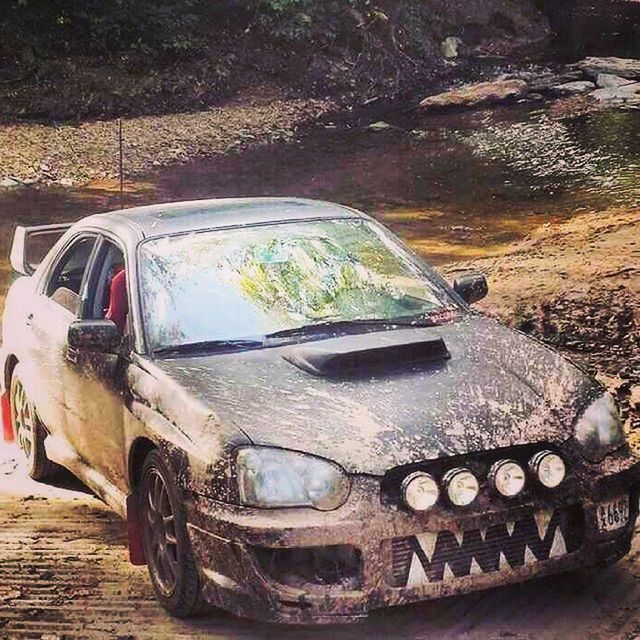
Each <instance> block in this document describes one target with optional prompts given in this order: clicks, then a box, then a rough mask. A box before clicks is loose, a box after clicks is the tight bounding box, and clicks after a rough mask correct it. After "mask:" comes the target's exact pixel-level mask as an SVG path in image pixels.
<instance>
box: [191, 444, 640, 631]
mask: <svg viewBox="0 0 640 640" xmlns="http://www.w3.org/2000/svg"><path fill="white" fill-rule="evenodd" d="M593 467H594V468H592V469H591V470H590V473H589V474H588V475H585V476H584V477H581V478H580V482H579V483H578V484H577V485H575V486H576V488H575V489H574V490H573V492H570V493H569V494H567V493H565V494H563V495H562V496H561V497H560V498H558V499H556V500H554V499H547V500H544V501H540V502H536V503H530V504H521V505H518V506H517V507H513V508H505V507H504V505H502V506H500V505H498V506H496V507H489V508H487V506H486V505H484V506H482V508H480V507H477V508H476V510H474V509H467V510H465V512H464V513H437V514H434V513H428V514H415V513H408V512H406V511H403V510H402V509H400V508H399V507H393V506H389V505H384V504H381V502H380V497H379V496H380V484H379V481H378V480H377V479H375V478H371V477H366V476H360V477H357V478H356V479H355V480H354V484H353V489H352V493H351V497H350V499H349V500H348V502H347V503H346V504H345V505H343V507H341V508H340V509H337V510H336V511H333V512H329V513H321V512H317V511H313V510H308V509H280V510H272V511H269V510H259V509H247V508H243V507H237V506H232V505H227V504H222V503H219V502H215V501H212V500H209V499H207V498H203V497H201V496H192V498H191V499H189V500H188V519H189V525H188V530H189V534H190V538H191V542H192V546H193V549H194V552H195V554H196V558H197V560H198V564H199V567H200V574H201V579H202V585H203V593H204V596H205V599H206V600H207V601H208V602H209V603H210V604H212V605H215V606H217V607H220V608H222V609H225V610H228V611H230V612H232V613H234V614H236V615H240V616H242V617H248V618H254V619H259V620H263V621H268V622H280V623H294V624H295V623H297V624H310V623H312V624H327V623H344V622H354V621H357V620H359V619H362V618H363V617H366V616H367V614H368V613H369V612H370V611H371V610H374V609H378V608H382V607H388V606H393V605H399V604H405V603H410V602H417V601H421V600H431V599H435V598H441V597H445V596H450V595H455V594H461V593H467V592H470V591H475V590H480V589H485V588H489V587H496V586H500V585H506V584H512V583H515V582H520V581H523V580H526V579H528V578H531V577H534V576H542V575H547V574H550V573H557V572H561V571H566V570H570V569H576V568H580V567H589V566H595V565H598V564H601V563H605V564H606V563H611V562H615V561H616V560H618V559H619V558H621V557H622V556H624V555H625V554H626V553H628V551H629V547H630V544H631V538H632V534H633V529H634V524H635V520H636V517H637V515H638V497H639V492H640V463H637V462H636V461H635V459H633V458H631V457H629V456H626V455H624V456H623V455H619V456H611V457H610V458H608V459H606V460H605V461H604V462H603V463H601V464H600V465H597V468H596V466H595V465H594V466H593ZM622 495H628V496H629V521H628V523H627V524H626V526H624V527H621V528H619V529H616V530H615V531H610V532H600V531H599V530H598V526H597V520H596V515H597V513H596V512H597V508H598V506H599V505H600V504H601V503H602V502H604V501H607V500H611V499H613V498H616V497H619V496H622ZM561 509H563V510H564V509H570V510H571V512H572V513H573V514H576V513H577V514H578V515H579V518H578V519H579V522H578V523H577V527H578V529H579V533H580V541H579V545H577V546H576V547H575V548H571V547H570V546H568V547H567V549H566V552H565V553H563V554H561V555H557V556H554V557H549V558H548V559H543V560H539V561H535V562H527V563H525V564H522V566H508V565H505V566H503V565H502V564H501V565H500V569H499V570H495V571H494V570H491V571H487V572H484V571H473V572H472V574H469V575H458V574H456V575H455V576H454V575H452V574H451V573H449V575H448V576H447V575H446V574H445V576H444V577H443V578H441V579H439V580H437V581H433V582H432V581H429V582H426V583H419V584H418V585H417V586H407V581H406V580H402V584H400V585H398V581H397V580H394V577H393V571H392V562H393V558H392V555H393V545H394V541H398V540H403V539H408V537H412V536H418V535H420V534H424V533H425V532H430V531H431V532H440V531H451V532H455V533H456V534H457V536H458V538H457V539H459V540H462V538H463V535H464V534H463V533H462V532H463V531H475V530H480V529H482V530H487V529H489V530H492V528H493V530H495V529H496V528H497V527H499V526H502V525H506V523H512V522H514V521H519V520H521V519H522V518H524V517H528V516H530V515H531V514H532V513H533V512H538V511H539V510H544V511H545V512H553V511H556V510H561ZM574 519H575V518H574ZM507 529H508V527H507ZM511 531H513V530H511ZM460 544H462V542H460ZM487 544H488V543H487ZM334 545H350V546H351V547H353V548H355V549H356V550H357V555H358V557H359V558H360V559H361V573H360V575H359V576H358V579H357V580H356V581H355V582H354V581H353V580H351V579H350V580H345V581H344V582H343V583H339V581H338V582H337V583H335V584H329V585H327V584H317V583H313V582H308V583H305V584H300V583H299V582H298V583H294V584H292V583H291V582H289V583H287V584H285V582H286V581H282V580H281V579H280V578H279V577H274V575H273V573H272V572H270V571H267V570H265V567H264V563H262V562H261V561H260V559H259V558H260V553H259V551H258V550H263V549H290V548H309V547H313V548H326V547H330V548H331V547H333V546H334ZM551 555H554V554H551ZM476 568H477V567H476ZM496 568H497V567H496ZM292 570H293V571H296V567H295V566H293V567H292ZM280 573H282V572H280ZM456 576H458V577H456ZM411 583H412V582H411V580H409V581H408V584H409V585H411Z"/></svg>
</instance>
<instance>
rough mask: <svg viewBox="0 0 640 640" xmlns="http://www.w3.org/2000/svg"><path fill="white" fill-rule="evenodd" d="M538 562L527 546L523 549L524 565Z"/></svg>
mask: <svg viewBox="0 0 640 640" xmlns="http://www.w3.org/2000/svg"><path fill="white" fill-rule="evenodd" d="M536 562H538V558H536V557H535V555H534V553H533V551H531V549H529V545H527V546H526V547H525V548H524V563H525V564H527V565H528V564H535V563H536Z"/></svg>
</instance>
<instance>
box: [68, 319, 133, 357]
mask: <svg viewBox="0 0 640 640" xmlns="http://www.w3.org/2000/svg"><path fill="white" fill-rule="evenodd" d="M120 340H121V335H120V331H119V330H118V327H117V326H116V323H115V322H113V320H76V321H75V322H72V323H71V324H70V325H69V333H68V336H67V343H68V344H69V346H70V347H71V348H73V349H78V350H79V351H90V352H94V353H116V352H117V351H118V347H119V345H120Z"/></svg>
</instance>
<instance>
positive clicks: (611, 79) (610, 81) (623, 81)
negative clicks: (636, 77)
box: [596, 73, 633, 89]
mask: <svg viewBox="0 0 640 640" xmlns="http://www.w3.org/2000/svg"><path fill="white" fill-rule="evenodd" d="M632 82H633V80H629V78H621V77H620V76H614V75H611V74H610V73H599V74H598V76H597V77H596V84H597V85H598V87H600V89H609V88H611V87H622V86H624V85H627V84H631V83H632Z"/></svg>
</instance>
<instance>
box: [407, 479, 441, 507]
mask: <svg viewBox="0 0 640 640" xmlns="http://www.w3.org/2000/svg"><path fill="white" fill-rule="evenodd" d="M439 495H440V490H439V489H438V483H437V482H436V481H435V480H434V479H433V478H432V477H431V476H430V475H429V474H428V473H425V472H424V471H414V472H413V473H410V474H409V475H408V476H407V477H406V478H405V479H404V480H403V481H402V499H403V500H404V502H405V504H406V505H407V506H408V507H409V508H411V509H413V510H414V511H426V510H427V509H431V507H433V505H434V504H435V503H436V502H437V501H438V496H439Z"/></svg>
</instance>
